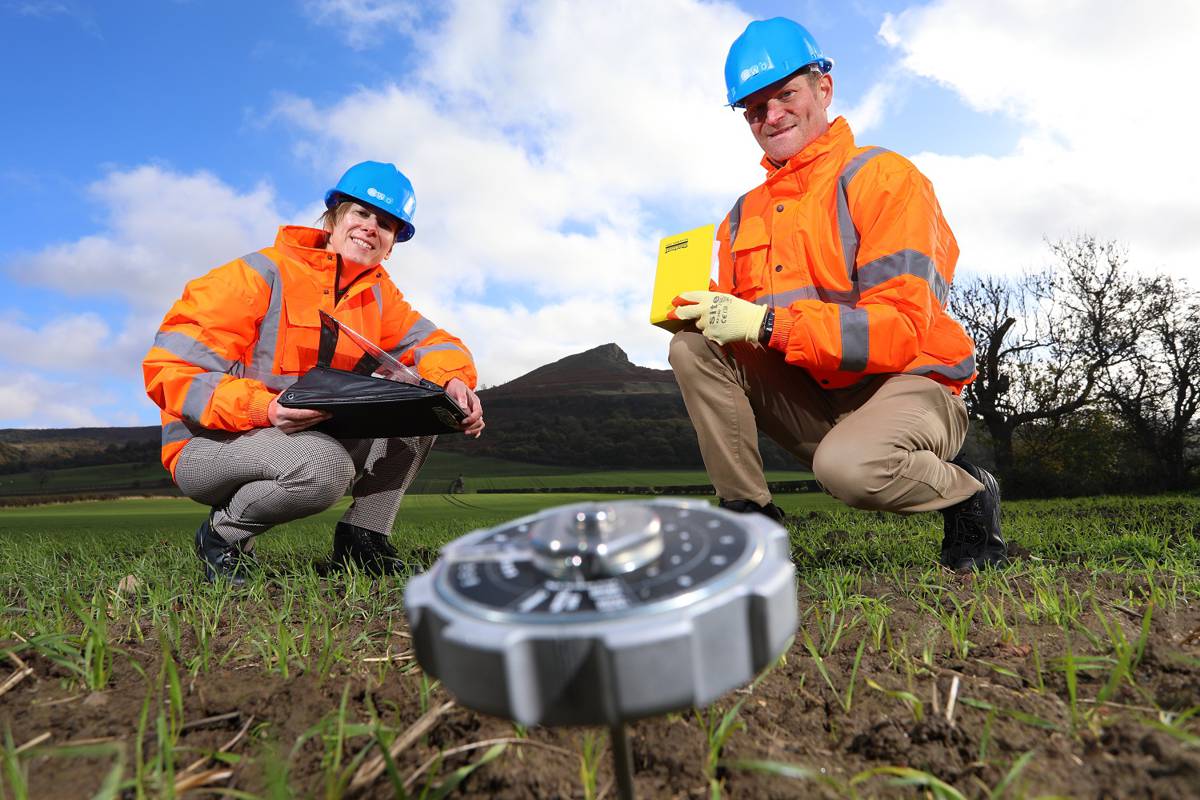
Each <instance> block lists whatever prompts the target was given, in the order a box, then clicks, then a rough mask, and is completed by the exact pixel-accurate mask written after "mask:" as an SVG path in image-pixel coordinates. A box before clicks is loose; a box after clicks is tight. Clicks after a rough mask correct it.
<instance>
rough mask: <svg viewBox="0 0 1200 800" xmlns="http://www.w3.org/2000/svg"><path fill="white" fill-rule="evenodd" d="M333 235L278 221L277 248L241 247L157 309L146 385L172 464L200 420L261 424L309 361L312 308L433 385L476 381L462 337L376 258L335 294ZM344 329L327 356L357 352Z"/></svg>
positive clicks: (316, 320)
mask: <svg viewBox="0 0 1200 800" xmlns="http://www.w3.org/2000/svg"><path fill="white" fill-rule="evenodd" d="M327 236H328V234H327V233H326V232H325V231H321V230H316V229H313V228H302V227H283V228H280V229H279V235H278V236H277V237H276V239H275V244H274V245H273V246H272V247H267V248H264V249H262V250H259V251H258V252H255V253H250V254H249V255H245V256H242V257H241V258H238V259H235V260H233V261H230V262H229V263H228V264H224V265H222V266H220V267H217V268H216V269H214V270H213V271H212V272H209V273H208V274H207V275H204V276H202V277H200V278H197V279H196V280H194V281H191V282H190V283H188V285H187V286H186V287H185V288H184V290H183V297H181V298H180V299H179V300H177V301H175V304H174V305H173V306H171V310H170V311H168V312H167V315H166V317H164V318H163V322H162V326H161V327H160V328H159V329H158V335H157V336H156V337H155V339H154V346H153V347H151V348H150V352H149V353H147V354H146V358H145V360H144V361H143V362H142V372H143V373H144V375H145V379H146V393H147V394H148V395H150V399H151V400H153V401H154V402H155V403H156V404H158V407H159V408H161V409H162V421H163V433H162V461H163V466H165V467H166V468H167V469H168V470H169V471H170V472H171V474H172V475H174V473H175V463H176V461H177V460H178V458H179V451H180V450H182V449H183V446H184V445H185V444H187V442H188V440H189V439H191V438H192V436H193V432H194V431H196V430H199V429H205V428H206V429H211V430H222V431H245V430H250V429H251V428H258V427H267V426H269V425H270V424H271V423H270V422H269V421H268V419H267V406H268V405H270V403H271V400H272V399H273V398H274V397H275V396H276V395H277V394H278V393H279V392H281V391H282V390H283V389H286V388H287V387H288V386H290V385H291V384H293V383H294V382H295V381H296V379H297V378H298V377H299V376H300V375H302V374H304V373H305V372H306V371H307V370H309V369H310V368H311V367H313V366H314V365H315V364H316V362H317V348H318V344H319V340H320V334H321V321H320V315H319V313H318V312H319V311H321V310H324V311H326V312H327V313H329V314H332V315H333V316H334V317H336V318H337V319H338V320H340V321H341V322H344V323H345V324H347V325H349V326H350V327H351V328H353V329H354V330H356V331H358V332H359V333H361V334H363V335H364V336H366V337H367V338H368V339H370V340H371V341H373V342H376V343H378V344H379V346H380V347H382V348H383V349H384V350H387V351H388V352H389V353H391V354H392V355H393V356H395V357H396V358H398V359H399V360H400V361H401V362H403V363H404V364H407V365H409V366H413V367H415V368H416V370H417V372H419V373H420V375H421V377H423V378H426V379H428V380H430V381H433V382H434V383H436V384H438V385H439V386H444V385H445V384H446V383H447V382H448V381H449V380H450V379H452V378H460V379H462V381H463V382H464V383H466V384H467V385H468V386H470V387H472V388H474V386H475V380H476V374H475V363H474V361H473V360H472V358H471V353H470V351H469V350H467V348H466V346H465V345H464V344H463V343H462V342H461V341H459V340H458V339H456V338H455V337H453V336H451V335H450V334H449V333H446V331H444V330H442V329H441V328H439V327H437V326H436V325H434V324H433V323H432V322H430V321H429V320H427V319H426V318H425V317H422V316H421V315H420V314H418V313H417V312H416V311H414V310H413V308H412V306H410V305H409V304H408V303H407V302H405V300H404V295H402V294H401V293H400V291H399V290H398V289H397V288H396V286H395V284H393V283H392V280H391V278H389V277H388V274H387V272H386V271H385V270H384V268H383V267H382V266H379V267H376V268H375V269H372V270H369V271H367V272H366V273H364V274H363V275H362V276H360V277H359V278H358V279H357V280H356V281H355V282H354V283H353V284H352V285H351V286H350V288H349V289H348V290H346V292H345V294H343V295H342V297H341V299H340V300H338V301H337V302H335V298H336V295H335V281H336V280H337V270H338V257H337V256H336V255H335V254H334V253H331V252H329V251H327V250H325V249H324V247H325V241H326V238H327ZM361 355H362V354H361V352H359V351H358V350H357V348H356V346H355V345H354V344H353V343H351V342H349V341H347V338H346V337H344V336H343V337H339V340H338V349H337V353H336V354H335V356H334V360H333V366H335V367H340V368H342V369H351V368H353V365H354V364H355V362H356V361H357V360H358V358H359V357H360V356H361Z"/></svg>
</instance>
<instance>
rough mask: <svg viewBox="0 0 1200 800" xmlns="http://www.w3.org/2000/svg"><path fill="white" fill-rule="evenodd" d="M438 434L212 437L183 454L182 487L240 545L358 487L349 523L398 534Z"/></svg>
mask: <svg viewBox="0 0 1200 800" xmlns="http://www.w3.org/2000/svg"><path fill="white" fill-rule="evenodd" d="M436 439H437V437H436V436H414V437H411V438H394V439H345V440H339V439H334V438H333V437H331V436H327V435H326V434H324V433H319V432H317V431H299V432H298V433H291V434H287V433H283V432H282V431H280V430H279V429H278V428H256V429H254V430H251V431H246V432H244V433H229V432H225V431H204V432H202V433H201V434H200V435H198V436H195V437H194V438H193V439H191V440H190V441H189V442H188V443H187V444H186V445H184V448H183V450H182V451H181V452H180V454H179V461H178V462H177V463H176V465H175V482H176V483H177V484H179V488H180V489H181V490H183V493H184V494H185V495H187V496H188V497H190V498H192V499H193V500H196V501H199V502H201V503H205V504H206V505H210V506H212V507H213V515H212V528H213V530H214V531H216V533H217V534H218V535H219V536H220V537H221V538H222V539H224V540H225V541H226V542H227V543H228V544H236V543H238V542H243V541H246V540H248V539H250V538H251V537H253V536H257V535H258V534H260V533H262V532H264V531H266V530H268V529H270V528H272V527H274V526H275V525H278V524H280V523H282V522H290V521H291V520H294V519H300V518H301V517H307V516H309V515H311V514H316V513H318V512H320V511H324V510H325V509H327V508H329V507H330V506H332V505H333V504H334V503H336V502H337V501H338V499H339V498H341V497H343V496H344V495H345V494H346V490H347V488H350V487H351V485H352V482H353V489H352V490H351V495H352V496H353V498H354V500H353V502H351V504H350V507H349V508H348V509H346V513H345V514H343V515H342V521H343V522H348V523H350V524H351V525H355V526H357V527H359V528H365V529H367V530H370V531H375V532H377V533H383V534H390V533H391V532H392V525H393V523H395V521H396V512H397V511H399V509H400V501H401V500H403V499H404V493H405V492H406V491H407V490H408V487H409V486H410V485H411V484H412V481H413V479H414V478H415V477H416V475H417V472H418V470H420V468H421V464H423V463H424V462H425V457H426V456H428V455H429V450H430V448H432V447H433V443H434V441H435V440H436Z"/></svg>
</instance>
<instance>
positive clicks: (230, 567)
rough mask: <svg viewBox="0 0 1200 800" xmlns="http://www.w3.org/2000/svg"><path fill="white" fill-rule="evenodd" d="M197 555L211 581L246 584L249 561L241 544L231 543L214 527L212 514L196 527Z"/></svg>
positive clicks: (238, 584)
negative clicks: (245, 557)
mask: <svg viewBox="0 0 1200 800" xmlns="http://www.w3.org/2000/svg"><path fill="white" fill-rule="evenodd" d="M196 555H198V556H200V560H201V561H203V562H204V577H205V578H206V579H207V580H208V582H209V583H216V582H217V581H219V580H221V581H229V582H230V583H231V584H233V585H234V586H245V585H246V573H247V571H248V570H247V566H248V564H247V562H246V559H244V556H246V553H245V551H243V549H242V547H241V546H240V545H236V544H229V543H228V542H226V541H225V540H224V539H222V538H221V536H220V534H218V533H217V532H216V531H214V530H213V529H212V514H209V515H208V518H207V519H205V520H204V522H202V523H200V527H199V528H197V529H196Z"/></svg>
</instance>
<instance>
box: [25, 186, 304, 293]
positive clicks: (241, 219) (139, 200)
mask: <svg viewBox="0 0 1200 800" xmlns="http://www.w3.org/2000/svg"><path fill="white" fill-rule="evenodd" d="M89 192H90V193H91V195H92V196H93V197H94V198H95V200H96V202H97V203H99V204H100V205H101V206H102V207H103V209H104V212H105V214H106V216H107V225H106V230H105V231H104V232H103V233H99V234H94V235H91V236H85V237H83V238H81V239H79V240H78V241H75V242H70V243H65V244H57V245H52V246H50V247H47V248H45V249H44V250H41V251H39V252H37V253H34V254H30V255H26V256H18V257H16V258H14V259H12V260H11V262H10V263H9V264H8V265H7V270H6V271H7V272H9V274H10V275H11V276H12V277H13V278H14V279H15V280H24V281H28V282H31V283H37V284H39V285H42V286H48V287H52V288H55V289H58V290H61V291H62V292H64V293H66V294H67V295H83V296H95V295H110V296H117V297H120V298H122V299H124V300H126V301H128V302H129V303H130V304H131V305H133V306H135V307H138V308H141V309H154V310H157V311H158V312H159V313H160V314H161V313H163V312H165V311H166V308H167V304H168V303H169V302H170V301H171V300H172V299H173V298H175V297H177V296H178V295H179V293H180V291H181V290H182V288H183V284H184V283H185V282H186V281H187V280H189V279H190V278H194V277H196V276H198V275H201V274H203V273H205V272H207V271H208V270H210V269H212V268H213V267H216V266H218V265H220V264H223V263H225V262H226V261H229V260H231V259H234V258H237V257H238V256H240V255H242V254H244V253H247V252H250V251H251V250H256V249H258V248H260V247H263V246H264V245H265V244H268V243H270V242H271V241H274V238H275V235H274V234H275V229H276V227H277V226H278V225H279V224H280V221H281V219H282V217H281V215H280V214H279V212H278V211H277V210H276V209H275V198H274V194H273V192H272V190H271V189H270V188H269V187H266V186H259V187H256V188H255V189H254V190H252V191H250V192H249V193H246V194H241V193H238V192H237V191H236V190H234V189H233V188H231V187H229V186H228V185H226V184H225V183H223V182H222V181H220V180H219V179H218V178H216V177H215V176H213V175H210V174H208V173H204V172H199V173H195V174H192V175H183V174H179V173H176V172H172V171H170V170H167V169H164V168H161V167H157V166H143V167H137V168H135V169H131V170H127V171H114V172H111V173H109V174H108V175H107V176H105V177H104V178H103V179H101V180H99V181H97V182H96V183H94V184H93V185H92V186H91V187H89Z"/></svg>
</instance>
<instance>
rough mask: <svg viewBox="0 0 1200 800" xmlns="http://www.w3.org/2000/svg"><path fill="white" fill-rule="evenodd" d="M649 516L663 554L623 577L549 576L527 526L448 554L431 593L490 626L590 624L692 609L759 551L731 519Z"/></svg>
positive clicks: (696, 512) (692, 511) (697, 514)
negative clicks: (657, 524)
mask: <svg viewBox="0 0 1200 800" xmlns="http://www.w3.org/2000/svg"><path fill="white" fill-rule="evenodd" d="M654 510H655V512H656V513H658V515H659V517H660V518H661V522H662V527H661V534H660V535H661V536H662V544H663V547H662V552H661V553H660V554H659V555H658V556H657V557H655V558H654V559H652V560H650V561H648V562H646V563H644V564H642V565H641V566H639V567H638V568H637V569H635V570H632V571H630V572H627V573H625V574H622V575H616V576H612V577H600V578H591V579H584V578H580V577H567V578H563V577H556V576H554V575H550V574H548V573H547V572H545V571H543V570H541V569H539V567H538V565H537V561H536V559H535V557H534V550H533V548H532V547H531V546H530V544H529V536H530V528H531V525H532V524H533V523H532V522H531V521H530V520H525V521H523V522H519V523H516V524H510V525H507V526H502V527H499V528H495V529H493V530H491V531H488V532H487V533H486V534H485V535H483V536H482V537H480V538H478V539H475V540H472V541H471V542H470V544H469V545H466V546H462V547H452V548H449V549H448V550H447V552H446V554H445V558H444V559H443V561H444V563H443V564H442V568H441V570H440V573H439V575H438V577H437V583H436V585H437V587H438V590H439V593H440V594H442V596H443V597H444V598H445V599H446V600H448V601H449V602H451V603H454V604H455V605H457V606H459V607H460V608H463V609H464V610H468V611H471V612H474V613H476V614H478V615H480V616H482V617H485V618H488V619H493V620H495V619H503V620H511V621H521V622H545V623H560V624H561V623H571V622H587V621H592V620H597V619H611V618H613V617H619V616H625V615H629V614H640V613H649V612H653V611H657V610H660V609H663V608H666V607H673V606H675V605H678V604H686V603H688V602H692V601H693V600H695V599H699V597H700V596H707V595H708V594H710V593H712V592H715V591H718V590H719V587H720V585H721V584H723V583H724V580H723V579H724V578H726V577H729V576H731V575H734V574H737V573H739V572H741V571H742V568H743V567H745V566H746V565H747V564H748V563H749V562H751V561H752V560H754V557H755V555H756V553H757V550H758V548H756V547H755V546H754V545H753V544H752V540H751V537H750V536H749V535H748V534H747V532H746V530H744V529H743V528H742V527H741V526H740V525H739V524H738V522H737V518H736V517H733V518H731V517H730V515H727V514H724V513H718V512H714V511H712V510H705V509H704V508H696V507H695V506H692V507H687V508H681V507H677V506H672V505H669V504H661V505H660V504H657V503H656V504H654ZM473 552H474V553H477V554H481V555H479V556H478V557H473V556H472V553H473ZM483 554H486V555H483Z"/></svg>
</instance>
